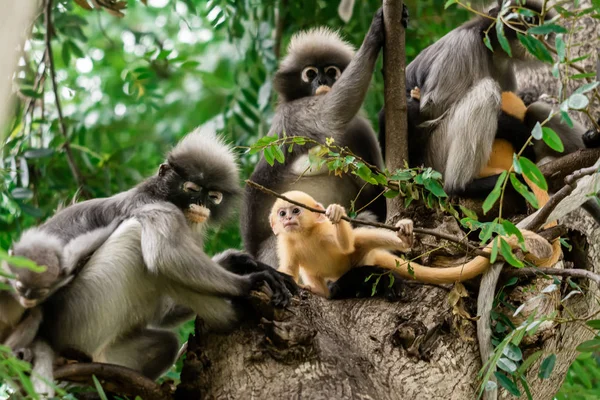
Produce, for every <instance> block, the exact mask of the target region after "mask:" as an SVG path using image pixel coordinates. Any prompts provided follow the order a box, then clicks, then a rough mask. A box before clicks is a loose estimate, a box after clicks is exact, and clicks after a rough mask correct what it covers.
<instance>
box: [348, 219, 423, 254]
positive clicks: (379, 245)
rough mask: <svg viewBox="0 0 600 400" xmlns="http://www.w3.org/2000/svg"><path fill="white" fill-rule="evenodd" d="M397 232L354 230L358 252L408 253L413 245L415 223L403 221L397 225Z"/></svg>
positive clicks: (367, 229) (407, 220) (366, 229)
mask: <svg viewBox="0 0 600 400" xmlns="http://www.w3.org/2000/svg"><path fill="white" fill-rule="evenodd" d="M396 227H397V228H398V231H397V232H393V231H390V230H388V229H379V228H378V229H371V228H357V229H355V230H354V246H355V247H356V249H357V251H361V252H364V254H366V253H367V252H369V251H371V250H375V249H388V250H398V251H403V252H406V251H408V250H410V248H411V247H412V245H413V222H412V221H411V220H410V219H401V220H400V221H398V222H397V223H396Z"/></svg>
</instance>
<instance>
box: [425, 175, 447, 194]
mask: <svg viewBox="0 0 600 400" xmlns="http://www.w3.org/2000/svg"><path fill="white" fill-rule="evenodd" d="M424 186H425V189H427V190H429V191H430V192H431V193H433V194H434V195H436V196H437V197H448V195H447V194H446V192H444V188H443V187H442V185H441V184H440V182H438V181H435V180H432V179H427V180H426V181H425V182H424Z"/></svg>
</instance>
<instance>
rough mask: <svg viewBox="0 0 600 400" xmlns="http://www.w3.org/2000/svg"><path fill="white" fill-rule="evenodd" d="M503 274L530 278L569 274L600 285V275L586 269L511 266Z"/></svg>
mask: <svg viewBox="0 0 600 400" xmlns="http://www.w3.org/2000/svg"><path fill="white" fill-rule="evenodd" d="M502 274H503V275H507V276H511V277H512V276H516V277H518V278H530V277H534V276H538V275H542V276H552V275H554V276H568V277H574V278H586V279H589V280H591V281H594V282H596V284H597V285H600V275H599V274H595V273H593V272H591V271H588V270H585V269H576V268H568V269H559V268H544V269H539V268H510V269H508V270H504V271H503V272H502Z"/></svg>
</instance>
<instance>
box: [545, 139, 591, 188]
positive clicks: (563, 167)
mask: <svg viewBox="0 0 600 400" xmlns="http://www.w3.org/2000/svg"><path fill="white" fill-rule="evenodd" d="M598 158H600V148H598V149H581V150H577V151H576V152H574V153H571V154H567V155H566V156H563V157H560V158H558V159H556V160H554V161H551V162H549V163H546V164H544V165H542V166H540V171H541V172H542V174H543V175H544V176H545V177H546V179H547V180H548V186H549V189H550V190H552V191H558V189H560V188H561V187H562V186H563V185H564V179H565V178H566V177H567V175H570V174H571V173H572V172H573V171H576V170H579V169H581V168H586V167H589V166H591V165H593V164H594V163H595V162H596V161H597V160H598Z"/></svg>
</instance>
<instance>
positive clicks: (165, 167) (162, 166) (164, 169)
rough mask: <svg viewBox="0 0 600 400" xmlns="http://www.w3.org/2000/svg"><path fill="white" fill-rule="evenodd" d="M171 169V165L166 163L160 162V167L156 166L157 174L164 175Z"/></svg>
mask: <svg viewBox="0 0 600 400" xmlns="http://www.w3.org/2000/svg"><path fill="white" fill-rule="evenodd" d="M170 169H171V166H170V165H169V164H167V163H162V164H160V167H158V176H164V175H165V174H166V173H167V171H168V170H170Z"/></svg>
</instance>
